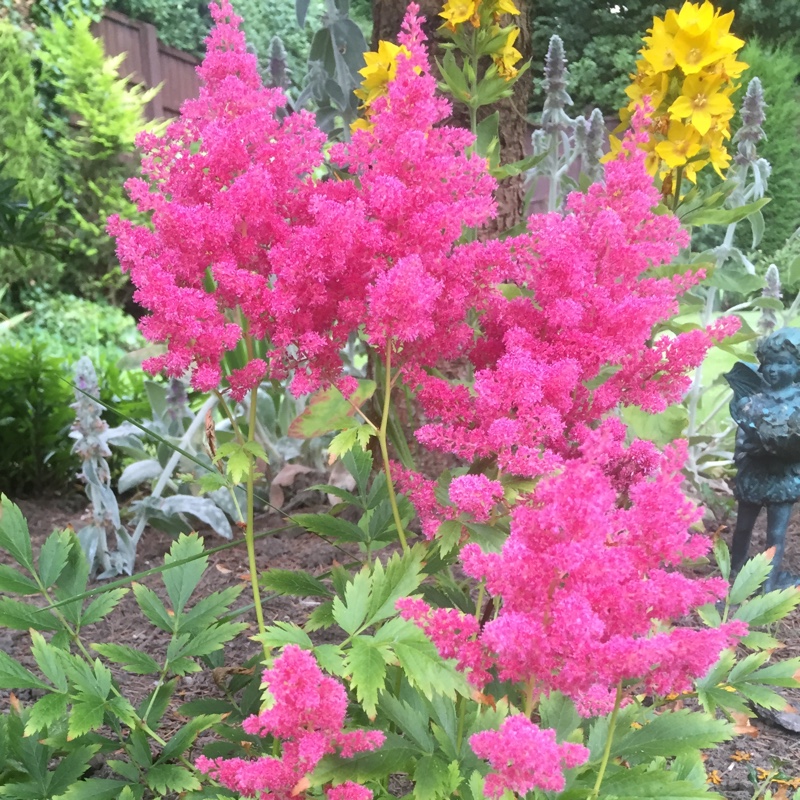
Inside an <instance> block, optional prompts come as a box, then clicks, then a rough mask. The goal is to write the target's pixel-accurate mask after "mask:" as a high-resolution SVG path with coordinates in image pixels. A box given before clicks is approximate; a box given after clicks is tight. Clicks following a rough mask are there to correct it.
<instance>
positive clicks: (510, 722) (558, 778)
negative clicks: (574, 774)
mask: <svg viewBox="0 0 800 800" xmlns="http://www.w3.org/2000/svg"><path fill="white" fill-rule="evenodd" d="M469 743H470V745H471V746H472V749H473V750H474V751H475V754H476V755H477V756H478V757H479V758H485V759H486V760H487V761H488V762H489V764H491V766H492V769H493V770H495V771H494V772H491V773H489V775H487V777H486V783H485V785H484V791H485V792H486V794H487V795H488V796H489V797H500V796H502V794H503V793H504V792H506V791H512V792H517V793H518V794H520V795H525V794H526V793H527V792H530V791H532V790H533V789H541V790H543V791H545V792H560V791H562V790H563V789H564V785H565V781H564V773H563V770H564V769H565V768H566V769H571V768H573V767H577V766H580V765H581V764H583V763H585V762H586V760H587V759H588V758H589V751H588V750H587V749H586V748H585V747H584V746H583V745H580V744H573V743H571V742H564V743H563V744H558V743H557V742H556V732H555V731H553V730H542V729H541V728H539V727H538V726H537V725H534V724H533V723H532V722H531V721H530V720H529V719H528V718H527V717H524V716H521V715H515V716H512V717H506V719H504V720H503V723H502V725H501V726H500V730H497V731H481V732H480V733H476V734H474V735H473V736H471V737H470V740H469Z"/></svg>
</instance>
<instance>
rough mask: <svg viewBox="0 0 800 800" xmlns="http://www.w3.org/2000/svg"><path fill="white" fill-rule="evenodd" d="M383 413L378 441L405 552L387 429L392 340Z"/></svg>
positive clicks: (396, 524) (390, 350) (395, 521)
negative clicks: (390, 463)
mask: <svg viewBox="0 0 800 800" xmlns="http://www.w3.org/2000/svg"><path fill="white" fill-rule="evenodd" d="M383 391H384V396H383V413H382V414H381V427H380V428H379V429H378V443H379V444H380V447H381V457H382V458H383V469H384V471H385V472H386V487H387V488H388V490H389V503H390V504H391V506H392V516H393V517H394V524H395V527H396V528H397V536H398V538H399V539H400V546H401V547H402V548H403V552H404V553H406V552H408V542H407V541H406V532H405V530H403V521H402V520H401V519H400V509H399V508H398V506H397V495H396V494H395V491H394V482H393V481H392V471H391V467H390V466H389V447H388V445H387V441H386V430H387V428H388V425H389V408H390V406H391V402H392V342H391V340H389V341H388V342H387V344H386V381H385V385H384V390H383Z"/></svg>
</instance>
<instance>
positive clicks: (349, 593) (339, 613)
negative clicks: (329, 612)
mask: <svg viewBox="0 0 800 800" xmlns="http://www.w3.org/2000/svg"><path fill="white" fill-rule="evenodd" d="M369 592H370V574H369V571H368V570H367V568H366V567H365V568H364V569H363V570H361V572H359V573H357V574H356V575H355V576H354V577H353V580H352V582H351V583H349V584H348V585H347V588H346V589H345V595H344V600H342V598H340V597H335V598H334V599H333V618H334V620H336V623H337V624H338V625H339V626H340V627H341V628H342V629H343V630H344V631H346V632H347V633H349V634H354V633H355V632H356V631H357V630H358V629H359V628H360V627H361V626H362V624H363V622H364V619H365V618H366V616H367V609H368V607H369Z"/></svg>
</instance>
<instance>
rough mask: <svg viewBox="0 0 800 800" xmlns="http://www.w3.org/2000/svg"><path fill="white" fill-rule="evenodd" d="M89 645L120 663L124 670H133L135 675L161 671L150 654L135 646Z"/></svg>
mask: <svg viewBox="0 0 800 800" xmlns="http://www.w3.org/2000/svg"><path fill="white" fill-rule="evenodd" d="M91 647H92V649H93V650H95V651H96V652H98V653H99V654H100V655H101V656H103V658H107V659H108V660H109V661H112V662H113V663H115V664H121V665H122V668H123V669H124V670H125V671H126V672H133V673H134V674H136V675H155V674H157V673H158V672H160V671H161V666H160V665H159V663H158V662H157V661H156V660H155V659H154V658H152V656H149V655H148V654H147V653H143V652H142V651H141V650H137V649H136V648H135V647H130V646H128V645H126V644H93V645H92V646H91Z"/></svg>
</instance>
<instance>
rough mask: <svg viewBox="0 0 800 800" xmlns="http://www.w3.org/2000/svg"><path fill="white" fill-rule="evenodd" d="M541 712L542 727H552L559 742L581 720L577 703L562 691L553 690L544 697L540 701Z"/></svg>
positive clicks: (565, 737)
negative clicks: (576, 706) (576, 707)
mask: <svg viewBox="0 0 800 800" xmlns="http://www.w3.org/2000/svg"><path fill="white" fill-rule="evenodd" d="M539 714H540V715H541V718H542V727H543V728H552V729H553V730H554V731H555V732H556V739H557V740H558V741H559V742H563V741H564V740H565V739H567V738H568V737H569V736H570V734H571V733H572V732H573V731H574V730H575V728H577V727H578V725H580V722H581V717H580V714H578V712H577V711H576V710H575V704H574V703H573V702H572V700H570V699H569V698H568V697H565V696H564V695H563V694H561V692H551V693H550V695H549V696H548V697H543V698H542V700H541V701H540V703H539Z"/></svg>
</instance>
